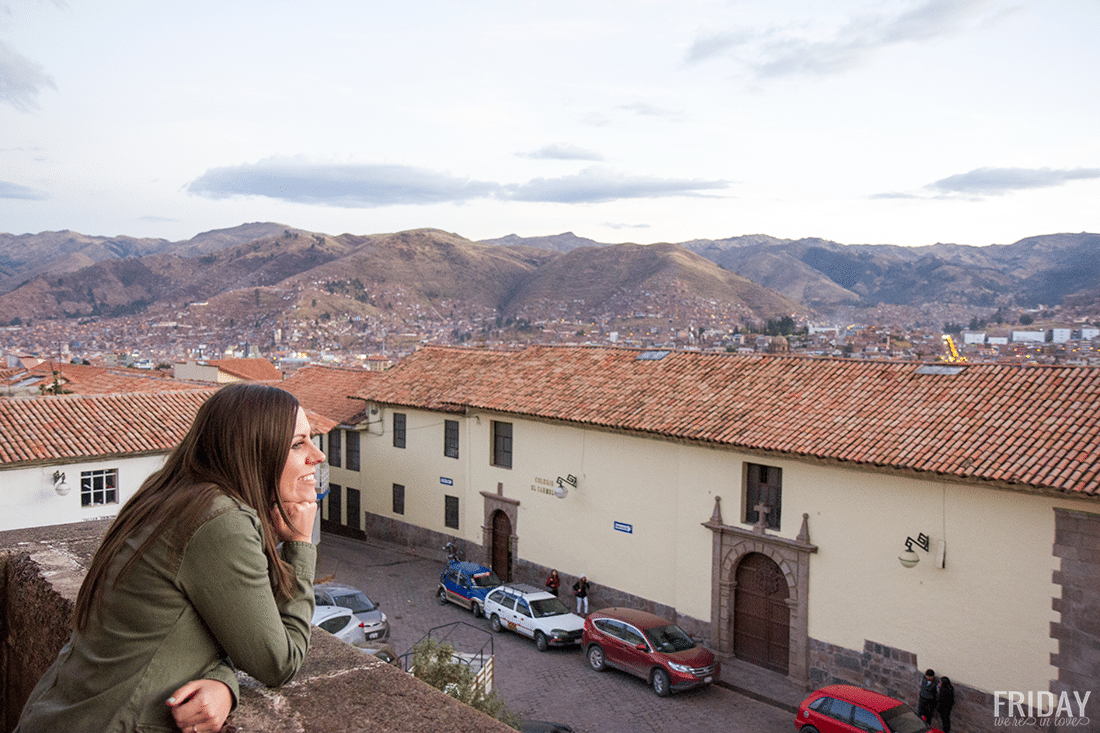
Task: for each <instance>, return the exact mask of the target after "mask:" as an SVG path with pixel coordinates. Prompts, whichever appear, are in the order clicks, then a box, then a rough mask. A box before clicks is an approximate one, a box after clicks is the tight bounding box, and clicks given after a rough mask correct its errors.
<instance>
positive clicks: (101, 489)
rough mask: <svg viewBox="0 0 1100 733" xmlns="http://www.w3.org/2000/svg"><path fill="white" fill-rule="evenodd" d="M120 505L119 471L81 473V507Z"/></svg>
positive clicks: (103, 470)
mask: <svg viewBox="0 0 1100 733" xmlns="http://www.w3.org/2000/svg"><path fill="white" fill-rule="evenodd" d="M117 503H118V469H117V468H104V469H101V470H98V471H81V472H80V506H103V505H104V504H117Z"/></svg>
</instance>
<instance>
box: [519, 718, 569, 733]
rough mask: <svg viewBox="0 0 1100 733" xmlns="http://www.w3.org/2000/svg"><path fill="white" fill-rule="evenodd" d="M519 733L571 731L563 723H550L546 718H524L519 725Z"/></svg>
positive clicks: (559, 732) (565, 732)
mask: <svg viewBox="0 0 1100 733" xmlns="http://www.w3.org/2000/svg"><path fill="white" fill-rule="evenodd" d="M519 730H520V733H573V729H572V728H571V727H570V726H568V725H566V724H565V723H551V722H550V721H548V720H526V721H524V722H523V723H522V724H521V725H520V727H519Z"/></svg>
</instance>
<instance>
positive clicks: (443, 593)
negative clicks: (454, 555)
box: [436, 560, 500, 618]
mask: <svg viewBox="0 0 1100 733" xmlns="http://www.w3.org/2000/svg"><path fill="white" fill-rule="evenodd" d="M498 585H500V578H498V577H497V574H496V573H494V572H493V571H492V570H490V569H489V568H487V567H485V566H484V565H478V564H477V563H473V562H464V561H462V560H459V561H457V562H452V563H451V564H450V565H448V566H447V569H446V570H444V571H443V572H442V574H440V576H439V590H437V591H436V593H437V595H438V596H439V602H440V603H447V602H448V601H450V602H451V603H454V604H457V605H459V606H462V607H463V608H468V609H469V610H470V612H471V613H473V614H474V617H475V618H476V617H480V616H481V615H482V614H483V613H484V609H485V596H486V595H487V594H488V593H489V591H491V590H492V589H493V588H496V587H497V586H498Z"/></svg>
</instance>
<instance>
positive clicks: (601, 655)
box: [581, 608, 719, 697]
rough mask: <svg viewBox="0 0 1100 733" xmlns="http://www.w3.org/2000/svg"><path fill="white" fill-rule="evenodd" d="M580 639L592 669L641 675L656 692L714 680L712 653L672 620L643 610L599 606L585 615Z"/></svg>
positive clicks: (703, 683) (667, 691) (708, 682)
mask: <svg viewBox="0 0 1100 733" xmlns="http://www.w3.org/2000/svg"><path fill="white" fill-rule="evenodd" d="M581 644H582V645H583V647H584V653H585V656H586V657H587V658H588V664H589V665H590V666H591V667H592V669H594V670H596V671H597V672H602V671H603V670H605V669H606V668H608V667H614V668H616V669H621V670H622V671H624V672H628V673H630V674H632V675H634V676H636V677H641V678H642V679H643V680H645V681H646V682H648V683H649V684H651V685H653V691H654V692H656V693H657V694H658V695H660V696H661V697H664V696H666V695H668V694H669V693H670V692H672V691H673V690H686V689H688V688H691V687H698V686H699V685H709V684H710V683H711V682H713V681H714V680H716V679H718V671H719V663H718V661H717V660H716V659H715V658H714V654H712V653H711V652H710V651H709V650H707V649H704V648H703V647H701V646H699V645H698V644H696V643H695V641H694V640H693V639H692V638H691V637H690V636H688V635H687V633H685V632H684V630H683V629H681V628H680V627H679V626H677V625H676V624H674V623H672V622H670V621H668V620H667V619H663V618H661V617H660V616H655V615H654V614H652V613H647V612H645V611H637V610H634V609H632V608H605V609H603V610H602V611H595V612H593V613H591V614H589V615H588V618H586V619H585V620H584V633H583V635H582V636H581Z"/></svg>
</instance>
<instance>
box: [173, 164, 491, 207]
mask: <svg viewBox="0 0 1100 733" xmlns="http://www.w3.org/2000/svg"><path fill="white" fill-rule="evenodd" d="M499 189H500V186H499V185H497V184H494V183H486V182H482V181H473V180H470V179H466V178H457V177H455V176H449V175H447V174H443V173H436V172H434V171H429V170H425V169H423V168H416V167H413V166H407V165H340V164H327V163H310V162H305V161H301V160H297V159H287V158H268V159H266V160H261V161H260V162H258V163H255V164H247V163H245V164H242V165H237V166H226V167H222V168H212V169H210V170H208V171H207V172H206V173H204V174H202V175H201V176H199V177H198V178H197V179H195V180H194V181H192V182H191V183H190V184H189V185H188V186H187V191H188V192H189V193H193V194H197V195H199V196H204V197H206V198H212V199H224V198H229V197H231V196H266V197H268V198H273V199H280V200H283V201H293V202H295V203H305V204H321V205H325V206H339V207H344V208H372V207H377V206H393V205H398V204H438V203H444V202H450V203H460V202H463V201H469V200H471V199H479V198H485V197H487V196H490V195H492V194H493V193H495V192H497V191H499Z"/></svg>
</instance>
